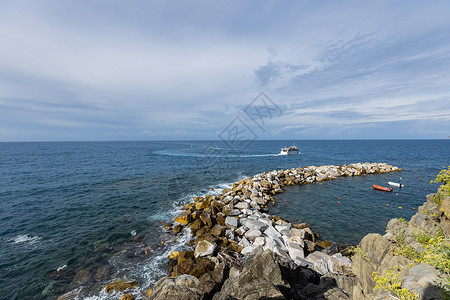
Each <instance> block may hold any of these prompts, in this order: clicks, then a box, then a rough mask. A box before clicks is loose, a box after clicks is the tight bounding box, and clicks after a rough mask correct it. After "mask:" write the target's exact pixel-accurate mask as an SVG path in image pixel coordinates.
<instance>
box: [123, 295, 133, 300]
mask: <svg viewBox="0 0 450 300" xmlns="http://www.w3.org/2000/svg"><path fill="white" fill-rule="evenodd" d="M120 300H134V297H133V295H132V294H125V295H123V296H122V297H121V298H120Z"/></svg>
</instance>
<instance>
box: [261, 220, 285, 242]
mask: <svg viewBox="0 0 450 300" xmlns="http://www.w3.org/2000/svg"><path fill="white" fill-rule="evenodd" d="M270 222H272V221H270ZM264 234H265V235H267V236H270V237H277V238H281V236H282V235H281V233H280V232H279V231H278V230H276V229H275V228H274V227H272V226H269V227H267V229H266V230H264Z"/></svg>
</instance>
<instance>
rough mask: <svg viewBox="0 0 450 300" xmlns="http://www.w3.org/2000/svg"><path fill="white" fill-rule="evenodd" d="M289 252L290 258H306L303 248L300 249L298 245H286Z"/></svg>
mask: <svg viewBox="0 0 450 300" xmlns="http://www.w3.org/2000/svg"><path fill="white" fill-rule="evenodd" d="M286 248H287V251H288V253H289V256H290V257H291V258H292V259H293V260H296V259H299V258H305V252H304V251H303V248H302V247H300V245H299V244H297V243H290V242H288V243H287V244H286Z"/></svg>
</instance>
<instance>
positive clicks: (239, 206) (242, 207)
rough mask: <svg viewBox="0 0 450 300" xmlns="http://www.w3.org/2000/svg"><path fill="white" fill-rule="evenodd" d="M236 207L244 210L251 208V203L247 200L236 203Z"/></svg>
mask: <svg viewBox="0 0 450 300" xmlns="http://www.w3.org/2000/svg"><path fill="white" fill-rule="evenodd" d="M234 207H235V208H237V209H240V210H242V209H246V208H249V205H248V203H247V202H239V203H237V204H235V205H234Z"/></svg>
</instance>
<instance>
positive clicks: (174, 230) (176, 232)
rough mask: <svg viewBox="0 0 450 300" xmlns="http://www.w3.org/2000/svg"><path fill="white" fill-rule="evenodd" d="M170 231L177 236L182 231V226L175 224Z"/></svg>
mask: <svg viewBox="0 0 450 300" xmlns="http://www.w3.org/2000/svg"><path fill="white" fill-rule="evenodd" d="M172 230H173V234H174V235H177V234H179V233H180V232H181V231H182V230H183V225H180V224H176V225H175V226H173V228H172Z"/></svg>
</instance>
